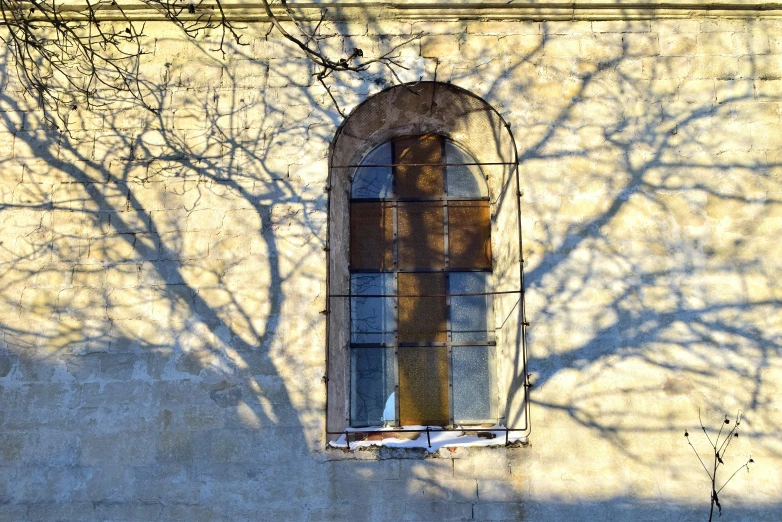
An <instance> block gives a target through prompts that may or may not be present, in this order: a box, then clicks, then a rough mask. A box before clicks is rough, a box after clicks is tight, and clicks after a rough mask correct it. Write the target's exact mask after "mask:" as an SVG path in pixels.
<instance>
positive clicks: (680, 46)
mask: <svg viewBox="0 0 782 522" xmlns="http://www.w3.org/2000/svg"><path fill="white" fill-rule="evenodd" d="M658 38H659V42H660V54H661V55H663V56H693V55H694V54H695V53H696V52H697V50H698V39H697V36H696V35H695V34H694V33H685V34H681V33H668V32H663V31H660V33H659V36H658Z"/></svg>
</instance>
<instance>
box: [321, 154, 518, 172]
mask: <svg viewBox="0 0 782 522" xmlns="http://www.w3.org/2000/svg"><path fill="white" fill-rule="evenodd" d="M392 157H393V156H392ZM473 165H477V166H479V167H480V166H481V165H515V163H511V162H509V161H488V162H480V161H472V162H467V163H374V164H372V163H367V164H366V165H364V164H357V165H332V166H331V168H332V169H357V168H361V167H368V168H377V167H469V166H473Z"/></svg>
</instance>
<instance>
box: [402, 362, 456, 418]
mask: <svg viewBox="0 0 782 522" xmlns="http://www.w3.org/2000/svg"><path fill="white" fill-rule="evenodd" d="M399 417H400V422H401V424H402V425H403V426H410V425H416V424H418V425H430V426H445V425H447V424H448V423H449V421H450V406H449V404H448V348H447V347H445V346H437V347H400V348H399Z"/></svg>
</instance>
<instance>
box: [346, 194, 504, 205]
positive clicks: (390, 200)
mask: <svg viewBox="0 0 782 522" xmlns="http://www.w3.org/2000/svg"><path fill="white" fill-rule="evenodd" d="M430 201H433V202H437V201H480V202H482V203H485V202H487V201H491V199H489V198H488V197H485V198H476V197H472V196H430V197H412V196H410V197H404V198H397V197H390V198H351V199H350V202H351V203H391V204H392V206H396V204H397V203H427V202H430Z"/></svg>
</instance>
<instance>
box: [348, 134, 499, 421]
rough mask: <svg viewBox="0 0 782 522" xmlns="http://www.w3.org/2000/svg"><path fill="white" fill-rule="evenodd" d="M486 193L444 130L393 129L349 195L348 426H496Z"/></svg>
mask: <svg viewBox="0 0 782 522" xmlns="http://www.w3.org/2000/svg"><path fill="white" fill-rule="evenodd" d="M489 214H490V213H489V192H488V186H487V184H486V179H485V176H484V174H483V173H482V171H481V168H480V166H479V165H478V162H477V161H476V160H475V159H474V158H472V157H471V156H470V155H469V154H468V153H467V152H466V151H465V150H464V149H462V148H461V147H459V146H458V145H457V144H456V143H454V142H452V141H450V140H448V139H446V138H445V137H443V136H438V135H419V136H401V137H396V138H394V139H392V140H390V141H388V142H385V143H383V144H382V145H380V146H379V147H377V148H375V149H374V150H372V151H371V152H370V153H369V154H368V155H367V156H366V157H365V158H364V159H363V161H362V162H361V164H360V167H359V168H358V169H357V170H356V173H355V176H354V178H353V180H352V185H351V200H350V293H351V296H352V297H351V299H350V424H351V426H354V427H363V426H380V425H397V424H400V425H403V426H409V425H432V426H447V425H470V424H480V423H494V422H496V420H497V415H496V391H495V390H496V387H495V386H494V378H493V375H492V369H493V367H494V353H493V349H494V321H493V306H492V303H493V299H492V296H491V294H490V293H489V292H490V288H491V282H490V279H491V270H492V256H491V225H490V219H489Z"/></svg>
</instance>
